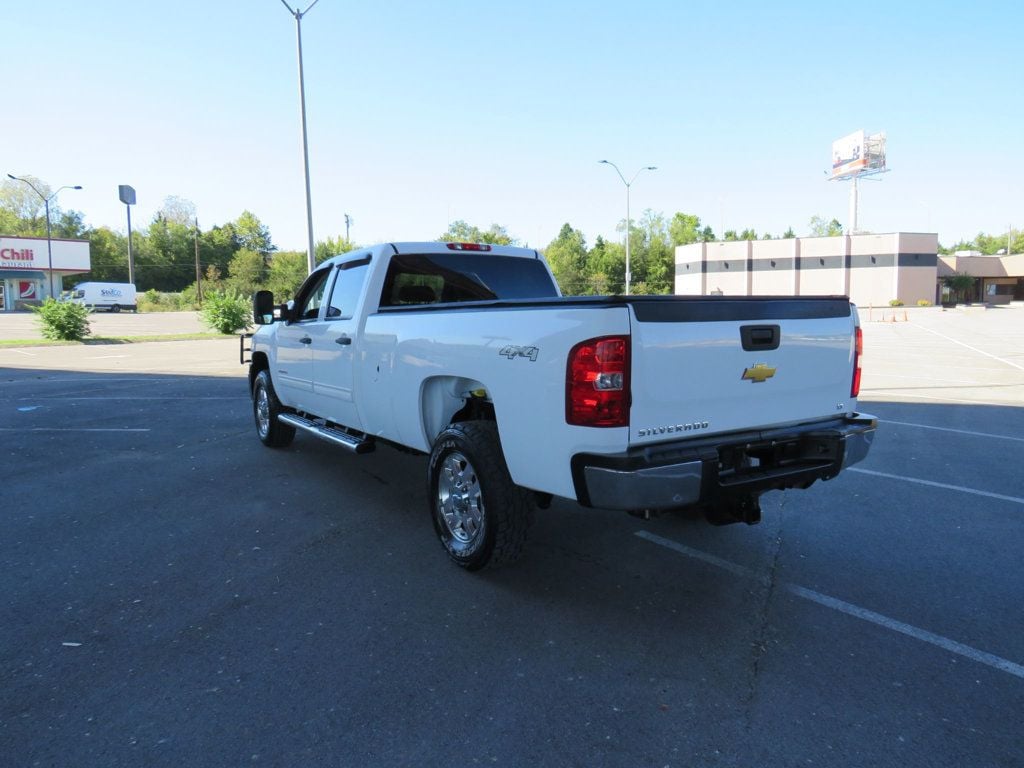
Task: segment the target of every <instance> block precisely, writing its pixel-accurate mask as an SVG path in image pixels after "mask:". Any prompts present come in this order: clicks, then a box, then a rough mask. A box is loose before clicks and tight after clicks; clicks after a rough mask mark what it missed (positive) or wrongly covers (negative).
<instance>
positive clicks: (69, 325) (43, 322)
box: [31, 297, 90, 341]
mask: <svg viewBox="0 0 1024 768" xmlns="http://www.w3.org/2000/svg"><path fill="white" fill-rule="evenodd" d="M31 310H32V311H33V312H35V313H36V314H37V315H38V316H39V324H40V326H42V329H43V338H47V339H53V340H55V341H81V340H82V339H84V338H85V337H86V336H88V335H89V333H90V331H89V309H88V308H87V307H86V306H85V305H83V304H75V303H73V302H70V301H56V300H55V299H54V298H53V297H50V298H48V299H47V300H46V301H44V302H43V303H42V304H41V305H40V306H38V307H31Z"/></svg>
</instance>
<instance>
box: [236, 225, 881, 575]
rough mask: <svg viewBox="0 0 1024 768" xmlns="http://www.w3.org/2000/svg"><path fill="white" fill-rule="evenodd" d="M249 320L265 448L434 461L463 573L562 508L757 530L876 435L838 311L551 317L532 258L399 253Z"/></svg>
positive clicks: (657, 308)
mask: <svg viewBox="0 0 1024 768" xmlns="http://www.w3.org/2000/svg"><path fill="white" fill-rule="evenodd" d="M253 310H254V318H255V321H256V323H257V324H258V325H260V326H261V327H259V328H258V329H257V331H256V332H255V333H254V334H252V335H251V338H249V336H248V335H243V337H242V340H241V341H242V347H243V353H244V352H251V358H250V359H249V360H244V359H243V362H248V363H249V384H250V388H251V392H252V399H253V410H254V415H255V420H256V430H257V433H258V435H259V438H260V440H262V441H263V443H264V444H265V445H268V446H271V447H277V448H280V447H284V446H287V445H288V444H290V443H291V441H292V439H293V438H294V436H295V432H296V430H297V429H298V430H303V431H304V432H305V433H309V434H312V435H315V436H317V437H320V438H323V439H326V440H328V441H330V442H333V443H335V444H338V445H340V446H343V447H345V448H347V449H349V450H351V451H352V452H354V453H357V454H358V453H363V452H365V451H368V450H371V449H372V448H373V447H374V446H376V445H377V444H381V443H384V444H389V445H392V446H395V447H399V448H402V449H406V450H412V451H415V452H421V453H423V454H429V456H430V460H429V465H428V478H427V480H428V494H429V502H430V509H431V513H432V515H433V521H434V527H435V529H436V530H437V533H438V536H439V538H440V539H441V542H442V543H443V545H444V547H445V549H446V550H447V552H448V554H449V556H450V557H451V558H452V559H453V560H454V561H455V562H456V563H458V564H459V565H461V566H463V567H465V568H468V569H471V570H473V569H477V568H482V567H484V566H486V565H489V564H497V563H502V562H508V561H511V560H514V559H515V558H516V557H517V556H518V555H519V553H520V551H521V550H522V546H523V541H524V539H525V536H526V530H527V527H528V525H529V522H530V520H531V518H532V515H533V509H534V507H535V506H540V507H546V506H547V505H548V504H549V503H550V501H551V499H552V497H553V496H559V497H564V498H567V499H572V500H574V501H577V502H579V503H580V504H582V505H583V506H587V507H600V508H605V509H619V510H626V511H629V512H632V513H635V514H640V515H644V516H646V515H649V514H652V513H656V512H659V511H667V510H680V509H688V508H701V509H703V510H704V511H705V512H706V513H707V515H708V518H709V520H711V521H712V522H715V523H726V522H738V521H742V522H746V523H755V522H757V521H758V520H759V519H760V506H759V504H758V498H759V496H760V495H761V494H762V493H764V492H765V491H768V490H772V489H784V488H806V487H808V486H809V485H811V483H813V482H814V481H815V480H818V479H824V480H827V479H830V478H832V477H835V476H836V475H837V474H838V473H839V471H840V470H841V469H843V468H844V467H847V466H849V465H851V464H853V463H855V462H858V461H860V460H861V459H863V458H864V457H865V455H866V454H867V452H868V448H869V447H870V444H871V440H872V437H873V435H874V431H875V426H876V420H875V419H874V418H873V417H871V416H867V415H864V414H859V413H857V412H856V408H857V393H858V390H859V387H860V354H861V332H860V327H859V324H858V320H857V311H856V308H855V307H853V306H852V305H851V304H850V302H849V300H848V299H847V298H845V297H834V296H833V297H799V298H794V297H779V298H771V297H755V298H747V297H722V296H712V297H682V296H599V297H598V296H590V297H562V296H561V295H560V293H559V290H558V286H557V284H556V282H555V280H554V278H553V277H552V274H551V271H550V270H549V269H548V266H547V264H546V262H545V261H544V259H543V258H542V257H541V255H540V254H539V253H537V252H536V251H533V250H528V249H525V248H511V247H503V246H491V245H481V244H476V243H393V244H384V245H378V246H374V247H372V248H367V249H364V250H360V251H355V252H351V253H346V254H344V255H342V256H337V257H335V258H333V259H330V260H329V261H326V262H324V263H323V264H321V265H320V266H319V267H318V268H317V269H316V271H315V272H313V273H312V274H311V275H310V276H309V277H308V278H307V280H306V281H305V283H303V285H302V287H301V288H300V289H299V291H298V293H297V294H296V297H295V300H294V301H291V302H288V304H286V305H280V306H275V305H274V300H273V297H272V296H271V295H270V293H269V292H267V291H261V292H259V293H258V294H257V295H256V296H255V297H254V307H253ZM247 338H249V340H250V344H251V347H249V348H248V349H246V348H245V342H246V339H247Z"/></svg>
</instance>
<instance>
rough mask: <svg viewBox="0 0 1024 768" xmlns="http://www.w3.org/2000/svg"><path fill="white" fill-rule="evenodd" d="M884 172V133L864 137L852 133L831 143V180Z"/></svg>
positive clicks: (857, 133)
mask: <svg viewBox="0 0 1024 768" xmlns="http://www.w3.org/2000/svg"><path fill="white" fill-rule="evenodd" d="M884 170H885V132H884V131H882V132H881V133H875V134H872V135H871V136H867V135H865V133H864V131H854V132H853V133H851V134H850V135H849V136H843V138H841V139H836V140H835V141H833V142H832V175H831V178H833V179H842V178H849V177H850V176H858V175H860V174H863V173H866V172H868V171H871V172H874V173H879V172H882V171H884Z"/></svg>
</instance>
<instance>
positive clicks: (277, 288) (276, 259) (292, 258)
mask: <svg viewBox="0 0 1024 768" xmlns="http://www.w3.org/2000/svg"><path fill="white" fill-rule="evenodd" d="M308 271H309V270H308V264H307V262H306V252H305V251H278V252H277V253H275V254H273V255H272V256H271V257H270V266H269V268H268V270H267V283H266V288H267V290H269V291H272V292H273V294H274V301H276V302H278V303H281V302H284V301H288V300H289V299H293V298H295V292H296V291H298V289H299V286H300V285H302V281H303V280H305V279H306V275H307V273H308Z"/></svg>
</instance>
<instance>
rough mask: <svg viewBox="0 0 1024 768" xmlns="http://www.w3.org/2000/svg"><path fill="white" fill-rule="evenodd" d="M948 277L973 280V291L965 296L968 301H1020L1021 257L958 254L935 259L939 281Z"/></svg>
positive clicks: (1023, 290) (1023, 284)
mask: <svg viewBox="0 0 1024 768" xmlns="http://www.w3.org/2000/svg"><path fill="white" fill-rule="evenodd" d="M952 274H962V275H970V276H971V277H973V278H974V289H973V291H972V293H971V295H969V296H968V299H969V300H970V301H984V302H985V303H986V304H1009V303H1010V302H1011V301H1024V253H1015V254H1013V255H1012V256H981V255H976V254H961V253H957V254H955V255H953V256H939V264H938V277H939V279H940V280H941V279H942V278H943V277H946V276H948V275H952Z"/></svg>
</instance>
